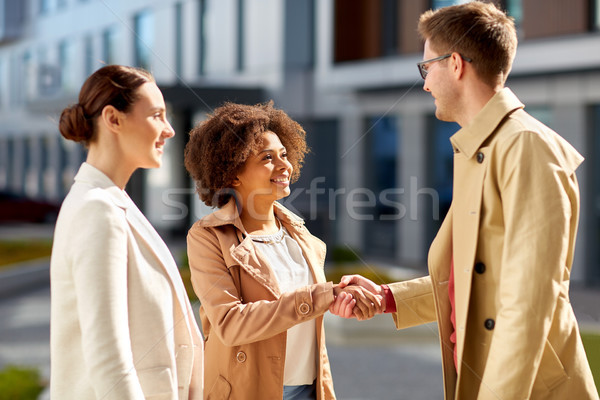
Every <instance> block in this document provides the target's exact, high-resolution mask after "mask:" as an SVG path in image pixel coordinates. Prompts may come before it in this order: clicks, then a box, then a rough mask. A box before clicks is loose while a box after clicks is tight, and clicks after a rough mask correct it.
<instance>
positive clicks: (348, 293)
mask: <svg viewBox="0 0 600 400" xmlns="http://www.w3.org/2000/svg"><path fill="white" fill-rule="evenodd" d="M361 278H362V277H361ZM369 282H370V281H369ZM373 285H374V284H373ZM333 293H334V295H335V296H336V300H335V301H334V302H333V303H332V305H331V306H330V307H329V311H330V312H331V313H332V314H334V315H337V316H340V317H342V318H351V317H355V318H357V319H358V320H365V319H370V318H373V316H374V315H375V314H379V313H382V312H383V309H384V307H385V304H384V299H383V296H381V295H379V294H374V293H372V292H370V291H369V290H367V289H365V288H363V287H362V286H359V285H357V284H350V285H348V284H342V283H340V284H338V285H334V288H333Z"/></svg>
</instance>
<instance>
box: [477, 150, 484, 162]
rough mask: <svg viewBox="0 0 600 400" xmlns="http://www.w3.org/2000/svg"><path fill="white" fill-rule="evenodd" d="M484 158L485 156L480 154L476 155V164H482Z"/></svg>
mask: <svg viewBox="0 0 600 400" xmlns="http://www.w3.org/2000/svg"><path fill="white" fill-rule="evenodd" d="M484 158H485V156H484V155H483V153H482V152H479V153H477V162H478V163H479V164H481V163H482V162H483V159H484Z"/></svg>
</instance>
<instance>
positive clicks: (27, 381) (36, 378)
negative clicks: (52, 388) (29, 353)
mask: <svg viewBox="0 0 600 400" xmlns="http://www.w3.org/2000/svg"><path fill="white" fill-rule="evenodd" d="M43 390H44V385H43V384H42V379H41V377H40V373H39V371H38V370H37V369H35V368H26V367H17V366H14V365H9V366H6V367H5V368H4V369H3V370H1V371H0V400H35V399H37V398H38V396H39V395H40V393H42V391H43Z"/></svg>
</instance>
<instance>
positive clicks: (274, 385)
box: [188, 200, 335, 400]
mask: <svg viewBox="0 0 600 400" xmlns="http://www.w3.org/2000/svg"><path fill="white" fill-rule="evenodd" d="M275 214H276V216H277V218H279V220H280V221H281V222H282V224H283V226H284V227H285V228H286V229H287V230H288V232H289V233H290V235H291V236H292V237H293V238H294V239H295V240H296V241H297V242H298V244H299V245H300V247H301V249H302V252H303V254H304V257H305V258H306V261H307V263H308V266H309V268H310V269H311V271H312V274H313V278H314V281H315V282H317V283H315V284H314V285H310V286H306V287H304V288H301V289H298V290H296V291H295V292H289V293H283V294H282V293H281V292H280V291H279V287H278V284H277V280H276V277H275V274H274V272H273V270H272V269H271V268H270V267H269V261H268V260H266V259H264V258H263V256H262V255H261V253H260V252H257V250H256V248H255V246H254V243H253V242H252V239H250V238H249V237H248V236H246V235H245V234H244V232H245V230H244V228H243V226H242V223H241V220H240V218H239V216H238V213H237V207H236V204H235V201H234V200H231V201H230V202H229V203H228V204H226V205H225V206H223V208H221V209H220V210H217V211H216V212H214V213H212V214H210V215H208V216H206V217H204V218H203V219H201V220H199V221H197V222H196V223H195V224H194V225H193V226H192V228H191V229H190V231H189V233H188V255H189V260H190V268H191V273H192V283H193V285H194V290H195V292H196V294H197V295H198V297H199V299H200V302H201V304H202V306H201V308H200V318H201V320H202V328H203V331H204V334H205V337H206V342H205V350H206V355H205V365H206V368H205V375H204V379H205V385H206V390H205V399H235V400H240V399H248V400H255V399H281V398H282V396H283V370H284V365H285V345H286V332H287V329H288V328H291V327H292V326H294V325H296V324H298V323H301V322H304V321H307V320H310V319H313V318H316V329H317V349H318V352H319V354H318V357H317V358H318V363H319V365H318V367H317V398H318V399H335V395H334V392H333V383H332V379H331V371H330V368H329V359H328V357H327V349H326V348H325V333H324V329H323V314H324V313H325V312H326V311H327V309H328V307H329V305H330V304H331V303H332V302H333V299H334V297H333V285H332V283H331V282H327V283H326V282H325V274H324V272H323V263H324V260H325V244H324V243H323V242H322V241H320V240H319V239H317V238H315V237H314V236H312V235H311V234H310V233H309V232H308V230H307V229H306V227H305V226H304V222H303V221H302V220H301V219H299V218H298V217H297V216H295V215H294V214H292V213H291V212H289V211H288V210H286V209H285V208H284V207H283V206H281V205H279V204H278V203H275Z"/></svg>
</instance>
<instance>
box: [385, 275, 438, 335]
mask: <svg viewBox="0 0 600 400" xmlns="http://www.w3.org/2000/svg"><path fill="white" fill-rule="evenodd" d="M388 286H389V288H390V290H391V291H392V294H393V295H394V301H395V302H396V312H395V313H393V314H392V317H393V318H394V323H395V324H396V329H404V328H410V327H412V326H416V325H422V324H426V323H429V322H434V321H435V320H436V314H435V304H434V300H433V289H432V286H431V277H429V276H425V277H423V278H417V279H411V280H409V281H404V282H397V283H391V284H389V285H388Z"/></svg>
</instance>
